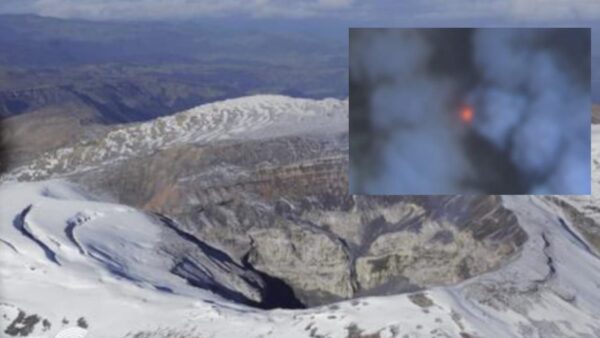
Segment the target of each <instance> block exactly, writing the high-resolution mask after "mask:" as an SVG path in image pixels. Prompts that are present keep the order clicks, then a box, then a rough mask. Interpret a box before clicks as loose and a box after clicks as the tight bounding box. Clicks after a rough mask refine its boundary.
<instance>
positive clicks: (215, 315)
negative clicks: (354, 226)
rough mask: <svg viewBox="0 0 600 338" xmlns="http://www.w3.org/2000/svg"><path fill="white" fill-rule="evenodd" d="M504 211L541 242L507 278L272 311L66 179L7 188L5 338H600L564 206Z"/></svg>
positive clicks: (597, 281) (523, 203) (596, 270)
mask: <svg viewBox="0 0 600 338" xmlns="http://www.w3.org/2000/svg"><path fill="white" fill-rule="evenodd" d="M593 135H594V143H593V154H594V158H595V159H596V160H600V149H599V148H600V128H598V127H594V132H593ZM594 163H595V164H594V170H593V171H594V174H595V175H594V180H593V181H594V187H593V189H594V191H598V187H599V184H598V174H600V172H599V168H598V167H597V162H594ZM558 200H564V201H566V202H567V203H569V205H572V206H574V207H575V208H578V209H581V210H582V211H584V212H585V213H586V214H588V215H590V217H597V215H596V213H597V212H596V213H595V211H593V209H590V208H587V209H586V208H585V207H586V206H587V207H589V206H590V205H592V206H595V205H598V204H597V199H596V198H594V197H561V198H560V199H558ZM503 203H504V204H505V206H506V207H507V208H509V209H511V210H513V211H514V212H515V214H516V215H517V217H518V218H519V223H520V224H521V225H522V226H523V227H524V230H525V231H526V232H527V234H528V238H529V239H528V241H527V242H526V244H525V245H524V247H523V248H522V251H521V252H520V254H519V255H518V256H517V257H516V258H515V259H514V260H513V261H511V262H508V263H507V264H505V265H504V266H503V267H502V268H500V269H499V270H496V271H493V272H490V273H487V274H484V275H480V276H477V277H474V278H472V279H469V280H467V281H465V282H463V283H460V284H458V285H454V286H451V287H439V288H432V289H429V290H424V291H422V292H417V293H412V294H402V295H393V296H386V297H369V298H361V299H355V300H349V301H343V302H339V303H336V304H331V305H327V306H321V307H316V308H310V309H302V310H281V309H276V310H261V309H258V308H255V307H251V306H247V305H243V304H242V303H241V302H239V301H236V299H235V298H236V297H242V296H243V297H245V299H254V298H256V297H257V292H258V291H257V289H256V288H255V286H256V285H253V283H252V276H251V275H248V272H247V271H243V269H242V267H240V266H239V265H237V264H236V263H235V262H231V261H228V260H227V258H226V257H224V256H222V255H220V254H219V253H215V252H214V251H211V250H208V249H207V248H206V247H204V246H203V245H202V244H201V243H197V242H195V241H193V240H190V238H188V237H187V236H185V234H182V232H181V230H179V229H178V228H177V224H176V223H175V222H172V221H170V220H168V219H165V218H163V217H161V216H159V215H154V214H149V213H146V212H143V211H139V210H136V209H134V208H130V207H127V206H123V205H117V204H111V203H105V202H101V201H98V200H96V199H95V198H94V197H93V196H88V195H87V194H86V193H85V192H84V191H83V190H81V189H80V188H78V187H77V186H74V185H72V184H71V183H69V182H67V181H64V180H48V181H39V182H33V183H16V182H5V183H3V184H2V185H1V186H0V280H1V284H0V332H2V335H3V336H29V337H55V336H56V335H57V334H58V333H59V332H61V331H62V330H65V329H68V330H77V332H76V334H80V335H83V334H85V333H87V337H94V338H102V337H107V338H108V337H111V338H113V337H117V338H118V337H313V338H314V337H331V338H336V337H380V338H382V337H463V338H465V337H544V338H547V337H600V258H599V253H598V252H597V249H596V248H597V247H596V246H594V245H593V243H590V242H589V240H588V239H587V237H586V236H585V235H584V234H583V233H582V232H581V229H582V228H581V227H580V225H579V224H575V223H574V222H573V219H572V217H570V215H569V214H568V213H567V212H566V211H565V210H566V209H565V208H563V207H560V206H559V205H558V204H557V203H555V200H553V199H552V198H547V197H541V196H507V197H503ZM596 230H597V229H596ZM306 278H311V277H310V276H307V277H306ZM231 290H239V294H236V293H231V292H230V291H231ZM73 336H74V334H73Z"/></svg>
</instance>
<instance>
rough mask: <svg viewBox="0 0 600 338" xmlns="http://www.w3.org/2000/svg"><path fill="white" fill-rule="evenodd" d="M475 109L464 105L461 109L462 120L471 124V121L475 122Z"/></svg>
mask: <svg viewBox="0 0 600 338" xmlns="http://www.w3.org/2000/svg"><path fill="white" fill-rule="evenodd" d="M473 115H474V113H473V107H471V106H469V105H463V106H462V107H461V108H460V114H459V117H460V120H461V121H463V122H464V123H471V121H473Z"/></svg>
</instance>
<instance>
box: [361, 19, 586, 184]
mask: <svg viewBox="0 0 600 338" xmlns="http://www.w3.org/2000/svg"><path fill="white" fill-rule="evenodd" d="M350 48H351V49H350V77H351V86H350V116H351V123H350V133H351V149H350V154H351V170H350V176H351V187H350V188H351V191H352V192H355V193H369V194H448V193H502V194H512V193H519V194H524V193H540V194H546V193H548V194H549V193H552V194H588V193H589V192H590V111H591V102H590V76H589V74H590V32H589V30H587V29H437V30H432V29H418V30H414V29H390V30H374V29H353V30H351V33H350ZM465 105H468V106H471V107H472V109H473V111H474V116H473V119H472V121H471V120H470V119H469V120H468V121H463V120H461V118H460V114H459V113H458V112H459V111H460V109H461V107H464V106H465Z"/></svg>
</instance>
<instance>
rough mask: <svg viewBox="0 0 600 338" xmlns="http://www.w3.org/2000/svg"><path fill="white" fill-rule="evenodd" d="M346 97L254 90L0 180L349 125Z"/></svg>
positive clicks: (52, 155)
mask: <svg viewBox="0 0 600 338" xmlns="http://www.w3.org/2000/svg"><path fill="white" fill-rule="evenodd" d="M347 121H348V101H347V100H344V101H342V100H337V99H323V100H312V99H300V98H291V97H287V96H279V95H256V96H248V97H243V98H237V99H230V100H225V101H219V102H215V103H210V104H206V105H202V106H198V107H196V108H192V109H190V110H187V111H183V112H181V113H177V114H174V115H171V116H166V117H162V118H158V119H155V120H152V121H148V122H145V123H137V124H135V123H134V124H130V125H124V126H122V127H119V128H116V129H114V130H112V131H110V132H108V133H107V134H106V135H103V136H102V137H100V138H96V139H91V140H85V141H82V142H79V143H76V144H74V145H70V146H67V147H62V148H60V149H58V150H56V151H52V152H48V153H45V154H43V155H42V156H41V157H40V158H38V159H36V160H34V161H32V162H31V163H30V164H28V165H25V166H23V167H19V168H16V169H15V170H13V171H12V172H11V173H10V174H9V175H5V176H4V177H2V178H0V180H11V179H19V180H32V179H34V180H35V179H44V178H48V177H56V176H62V175H68V174H71V173H76V172H81V171H85V170H90V169H93V168H97V167H99V166H102V165H105V164H107V163H114V162H118V161H122V160H125V159H128V158H132V157H142V156H146V155H149V154H152V153H153V152H156V151H159V150H161V149H165V148H168V147H173V146H176V145H180V144H196V145H202V144H207V143H212V144H214V143H216V142H218V141H226V140H252V139H260V138H274V137H280V136H285V135H302V134H314V133H328V132H331V133H335V132H339V131H346V130H347V129H348V122H347Z"/></svg>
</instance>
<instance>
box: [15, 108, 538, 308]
mask: <svg viewBox="0 0 600 338" xmlns="http://www.w3.org/2000/svg"><path fill="white" fill-rule="evenodd" d="M288 100H289V101H288ZM267 103H268V102H265V101H259V103H256V102H255V103H253V104H251V105H247V104H242V105H241V108H240V107H236V106H231V105H230V106H228V107H227V108H226V109H225V110H219V109H216V110H214V111H213V110H210V113H211V114H212V115H208V113H206V114H207V115H196V114H194V113H193V112H187V113H185V114H182V115H174V116H173V117H169V118H165V119H161V120H156V121H155V122H154V123H153V124H143V125H130V126H126V127H124V128H122V129H118V130H114V131H111V132H109V133H108V134H106V135H107V136H105V137H104V138H101V139H97V140H91V141H88V142H87V143H85V144H82V145H81V146H77V147H71V148H70V149H69V150H65V151H60V150H59V151H57V152H55V153H53V154H54V156H53V157H52V156H47V157H46V158H45V159H43V160H42V161H38V162H37V163H33V165H30V166H29V167H27V168H25V169H23V168H21V169H19V170H17V171H15V172H16V173H17V175H15V172H12V173H10V175H13V177H15V176H16V177H20V178H21V179H29V178H28V177H36V178H37V177H39V178H48V177H54V176H56V175H59V176H60V175H65V174H66V175H68V177H69V179H70V180H73V181H77V182H79V183H80V184H83V185H84V186H87V187H88V188H89V189H92V190H94V191H103V192H109V193H110V194H111V195H112V196H113V197H114V198H116V199H117V200H119V201H120V202H123V203H126V204H129V205H134V206H138V207H144V208H146V209H147V210H151V211H154V212H160V213H163V214H166V215H169V216H170V217H172V218H174V219H175V220H177V221H178V222H180V223H181V224H182V226H184V227H185V231H187V232H188V233H190V234H192V235H194V236H196V237H197V238H200V239H202V240H203V241H206V242H207V243H210V245H213V246H215V247H217V248H219V249H221V250H223V251H225V252H227V253H228V254H229V255H230V256H231V257H232V259H233V260H234V261H236V262H237V263H239V264H249V265H251V266H252V267H253V268H255V269H257V270H259V271H263V272H265V273H267V274H268V275H270V276H273V277H276V278H279V279H281V280H283V281H284V282H285V283H287V284H288V285H289V286H290V287H291V288H292V289H293V290H294V293H295V294H296V297H298V298H299V299H300V301H302V302H303V303H304V304H306V305H317V304H323V303H327V302H331V301H335V300H339V299H347V298H352V297H356V296H362V295H381V294H390V293H400V292H407V291H412V290H417V289H422V288H425V287H428V286H435V285H447V284H452V283H456V282H459V281H462V280H465V279H467V278H470V277H472V276H476V275H479V274H481V273H484V272H487V271H490V270H493V269H496V268H498V267H500V266H501V265H502V264H503V263H504V262H505V261H507V259H509V258H510V257H512V256H513V255H514V254H515V253H517V252H518V251H519V248H520V246H521V245H522V244H523V243H524V242H525V240H526V237H527V236H526V234H525V232H523V230H522V229H521V227H520V226H519V224H518V222H517V219H516V218H515V216H514V215H513V214H512V212H510V211H509V210H507V209H505V208H504V207H502V204H501V200H500V198H499V197H496V196H489V197H467V196H464V197H450V196H434V197H431V196H422V197H420V196H413V197H411V196H405V197H368V196H351V195H348V194H347V184H348V177H347V165H348V157H347V150H348V133H347V125H345V124H340V122H342V121H344V120H345V119H346V118H347V113H345V112H344V106H343V105H339V104H338V103H336V102H333V101H320V102H302V101H300V102H298V101H294V100H293V99H281V98H276V99H275V100H274V106H272V107H269V106H268V104H267ZM247 107H255V109H257V110H255V111H244V109H248V108H247ZM282 107H283V110H281V109H282ZM298 107H301V109H298ZM302 109H305V110H306V111H308V113H309V114H307V115H304V113H302ZM199 111H205V110H202V109H200V110H199ZM311 111H313V112H317V113H316V114H312V113H310V112H311ZM286 112H288V113H289V112H291V113H290V114H289V115H285V113H286ZM294 112H295V113H294ZM219 114H222V115H219ZM209 117H210V118H209ZM244 121H249V122H244ZM207 124H208V125H207ZM328 125H329V126H337V127H336V128H323V126H328ZM248 126H252V128H255V129H248V128H249V127H248ZM279 127H281V128H284V127H285V128H287V129H285V130H279V129H280V128H279ZM159 129H160V130H159ZM203 129H206V131H205V132H201V131H202V130H203ZM119 135H120V136H122V140H121V143H119V142H118V140H116V139H115V137H116V136H119ZM211 135H212V136H211ZM209 136H210V137H209ZM190 140H192V141H190ZM86 163H87V164H90V163H91V164H97V166H92V167H85V166H83V164H86ZM36 166H38V167H39V168H41V170H37V169H35V168H36ZM19 175H20V176H19Z"/></svg>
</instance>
